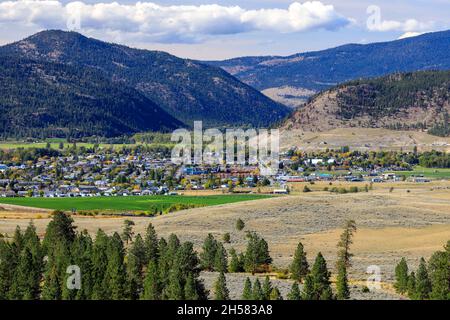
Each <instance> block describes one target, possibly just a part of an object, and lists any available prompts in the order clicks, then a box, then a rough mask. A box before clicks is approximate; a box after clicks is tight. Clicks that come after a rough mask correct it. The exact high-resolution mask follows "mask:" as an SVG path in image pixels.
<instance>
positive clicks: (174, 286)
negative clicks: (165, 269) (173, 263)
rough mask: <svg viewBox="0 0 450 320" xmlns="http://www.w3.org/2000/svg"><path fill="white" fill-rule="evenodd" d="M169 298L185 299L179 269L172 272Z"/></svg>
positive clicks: (168, 292) (168, 291)
mask: <svg viewBox="0 0 450 320" xmlns="http://www.w3.org/2000/svg"><path fill="white" fill-rule="evenodd" d="M167 298H168V299H169V300H183V299H184V290H183V284H182V283H181V272H180V269H179V268H177V267H174V268H173V269H172V270H170V274H169V286H168V290H167Z"/></svg>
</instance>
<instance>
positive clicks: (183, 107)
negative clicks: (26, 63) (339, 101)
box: [0, 30, 289, 126]
mask: <svg viewBox="0 0 450 320" xmlns="http://www.w3.org/2000/svg"><path fill="white" fill-rule="evenodd" d="M0 55H13V56H16V57H25V58H29V59H34V60H38V61H47V62H48V61H51V62H58V63H64V64H70V65H73V66H77V67H78V66H83V67H91V68H95V69H96V70H98V71H99V72H101V73H103V74H104V75H105V77H107V78H109V79H111V80H112V81H113V82H114V83H117V84H119V85H121V86H129V87H132V88H134V89H136V90H138V91H139V92H141V93H142V94H144V95H145V96H146V97H147V98H148V99H150V100H152V101H153V102H155V103H156V104H157V105H158V106H160V107H161V108H163V109H164V110H166V111H167V112H168V113H169V114H171V115H172V116H174V117H175V118H177V119H179V120H181V121H182V122H185V123H187V124H188V125H189V124H191V123H192V121H193V120H202V121H203V122H204V124H205V125H208V126H225V125H252V126H268V125H270V124H272V123H274V122H276V121H278V120H280V119H282V118H283V117H284V116H286V115H287V113H288V112H289V111H288V109H287V108H286V107H284V106H282V105H280V104H278V103H276V102H274V101H272V100H270V99H269V98H267V97H266V96H264V95H262V94H261V93H260V92H258V91H257V90H255V89H253V88H251V87H249V86H248V85H245V84H243V83H241V82H240V81H239V80H237V79H236V78H234V77H233V76H231V75H229V74H228V73H226V72H225V71H223V70H222V69H220V68H216V67H212V66H208V65H205V64H202V63H199V62H196V61H192V60H185V59H180V58H177V57H175V56H172V55H170V54H167V53H164V52H159V51H148V50H139V49H133V48H129V47H125V46H121V45H117V44H110V43H106V42H102V41H99V40H95V39H91V38H87V37H85V36H83V35H81V34H78V33H75V32H63V31H57V30H52V31H43V32H40V33H37V34H35V35H33V36H31V37H29V38H26V39H24V40H22V41H19V42H16V43H13V44H9V45H6V46H3V47H0Z"/></svg>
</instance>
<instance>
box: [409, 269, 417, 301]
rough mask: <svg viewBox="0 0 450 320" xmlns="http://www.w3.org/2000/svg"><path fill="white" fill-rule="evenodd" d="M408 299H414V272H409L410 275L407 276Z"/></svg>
mask: <svg viewBox="0 0 450 320" xmlns="http://www.w3.org/2000/svg"><path fill="white" fill-rule="evenodd" d="M407 293H408V297H409V298H410V299H411V300H415V299H416V274H415V273H414V271H412V272H411V274H410V275H409V276H408V291H407Z"/></svg>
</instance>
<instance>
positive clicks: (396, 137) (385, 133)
mask: <svg viewBox="0 0 450 320" xmlns="http://www.w3.org/2000/svg"><path fill="white" fill-rule="evenodd" d="M292 146H296V147H298V148H299V149H301V150H306V151H317V150H324V149H327V148H328V149H340V148H341V146H349V147H350V149H351V150H355V149H357V150H375V151H377V150H395V151H399V150H404V151H412V149H413V148H414V146H417V148H418V150H420V151H429V150H433V149H434V150H440V151H446V152H448V151H450V138H448V137H447V138H442V137H436V136H432V135H429V134H427V133H426V132H416V131H394V130H388V129H375V128H374V129H369V128H339V129H333V130H329V131H322V132H309V131H302V130H298V129H293V130H285V131H283V132H281V143H280V147H281V149H282V150H286V149H290V148H291V147H292Z"/></svg>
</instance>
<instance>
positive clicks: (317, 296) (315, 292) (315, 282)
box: [304, 252, 333, 300]
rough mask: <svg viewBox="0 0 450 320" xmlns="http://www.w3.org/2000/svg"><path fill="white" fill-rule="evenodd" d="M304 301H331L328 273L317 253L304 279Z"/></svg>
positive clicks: (319, 254)
mask: <svg viewBox="0 0 450 320" xmlns="http://www.w3.org/2000/svg"><path fill="white" fill-rule="evenodd" d="M304 297H305V300H331V299H332V298H333V293H332V291H331V286H330V272H329V271H328V269H327V263H326V261H325V259H324V257H323V256H322V253H320V252H319V253H318V254H317V257H316V260H315V261H314V265H313V267H312V269H311V272H310V274H309V275H308V276H307V277H306V279H305V294H304Z"/></svg>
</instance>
